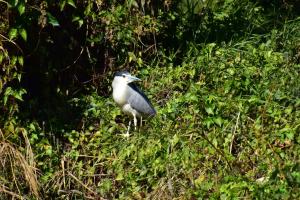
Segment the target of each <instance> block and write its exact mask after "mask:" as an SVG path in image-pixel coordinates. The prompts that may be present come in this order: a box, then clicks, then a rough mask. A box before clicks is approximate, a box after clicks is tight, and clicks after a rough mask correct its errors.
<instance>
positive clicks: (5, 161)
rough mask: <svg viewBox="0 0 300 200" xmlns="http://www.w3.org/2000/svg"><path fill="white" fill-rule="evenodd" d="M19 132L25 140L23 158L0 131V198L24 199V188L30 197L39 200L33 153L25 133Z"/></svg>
mask: <svg viewBox="0 0 300 200" xmlns="http://www.w3.org/2000/svg"><path fill="white" fill-rule="evenodd" d="M20 131H21V132H22V134H23V137H24V139H25V144H26V146H25V150H26V155H25V156H24V155H23V154H22V153H21V152H20V151H19V150H18V149H17V148H16V147H15V146H14V145H12V144H11V143H10V142H9V141H6V140H5V139H4V137H3V133H2V131H1V130H0V178H1V179H0V198H9V197H10V198H11V199H15V198H17V199H24V197H23V196H24V194H26V193H24V191H23V190H24V188H25V189H26V190H27V189H28V190H29V191H30V195H33V196H34V197H35V198H36V199H40V194H39V184H38V180H37V173H36V172H37V170H36V168H35V162H34V159H33V158H34V157H33V153H32V150H31V147H30V143H29V140H28V138H27V134H26V131H24V130H20ZM27 195H28V194H27Z"/></svg>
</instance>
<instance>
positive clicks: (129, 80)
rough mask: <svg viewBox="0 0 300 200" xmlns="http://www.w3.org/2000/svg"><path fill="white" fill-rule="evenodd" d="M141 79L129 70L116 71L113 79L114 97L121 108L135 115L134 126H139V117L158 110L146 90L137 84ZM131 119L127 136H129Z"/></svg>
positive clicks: (152, 113)
mask: <svg viewBox="0 0 300 200" xmlns="http://www.w3.org/2000/svg"><path fill="white" fill-rule="evenodd" d="M136 81H141V79H139V78H137V77H135V76H132V75H131V74H130V73H129V72H128V71H120V72H116V73H115V76H114V79H113V81H112V89H113V99H114V101H115V102H116V104H117V105H118V106H119V107H120V108H121V110H122V111H123V112H124V113H125V114H127V115H129V116H130V115H131V116H132V117H133V121H134V128H135V130H136V127H137V118H140V119H142V117H153V116H155V115H156V110H155V108H154V107H153V105H152V104H151V102H150V101H149V99H148V97H147V96H146V95H145V94H144V92H143V91H142V90H141V89H140V88H139V87H138V86H137V85H136V84H135V82H136ZM130 126H131V120H130V121H129V125H128V129H127V132H126V134H125V136H127V137H128V136H129V130H130Z"/></svg>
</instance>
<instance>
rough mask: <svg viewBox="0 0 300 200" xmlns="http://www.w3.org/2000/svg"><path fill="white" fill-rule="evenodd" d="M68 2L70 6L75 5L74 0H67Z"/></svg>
mask: <svg viewBox="0 0 300 200" xmlns="http://www.w3.org/2000/svg"><path fill="white" fill-rule="evenodd" d="M67 1H68V2H67V3H68V4H69V5H70V6H73V7H74V8H76V5H75V3H74V1H73V0H67Z"/></svg>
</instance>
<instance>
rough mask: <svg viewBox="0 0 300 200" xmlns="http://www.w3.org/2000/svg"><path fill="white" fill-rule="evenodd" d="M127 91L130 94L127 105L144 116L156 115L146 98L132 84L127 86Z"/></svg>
mask: <svg viewBox="0 0 300 200" xmlns="http://www.w3.org/2000/svg"><path fill="white" fill-rule="evenodd" d="M128 90H129V93H130V96H129V98H128V103H129V104H130V106H131V107H132V108H134V109H135V110H137V111H138V112H139V113H140V114H141V115H144V116H154V115H155V114H156V111H155V109H154V107H153V106H152V104H151V103H150V101H149V99H148V98H147V96H146V95H145V94H144V93H143V92H142V91H141V90H140V89H139V88H138V87H137V86H136V85H135V84H134V83H130V84H128Z"/></svg>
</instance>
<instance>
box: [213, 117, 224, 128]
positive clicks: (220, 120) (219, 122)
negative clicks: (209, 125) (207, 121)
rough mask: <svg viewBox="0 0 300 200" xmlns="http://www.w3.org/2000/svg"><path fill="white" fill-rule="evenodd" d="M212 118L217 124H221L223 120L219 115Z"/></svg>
mask: <svg viewBox="0 0 300 200" xmlns="http://www.w3.org/2000/svg"><path fill="white" fill-rule="evenodd" d="M213 120H214V122H215V123H216V124H217V125H218V126H222V123H223V120H222V118H221V117H217V118H214V119H213Z"/></svg>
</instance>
